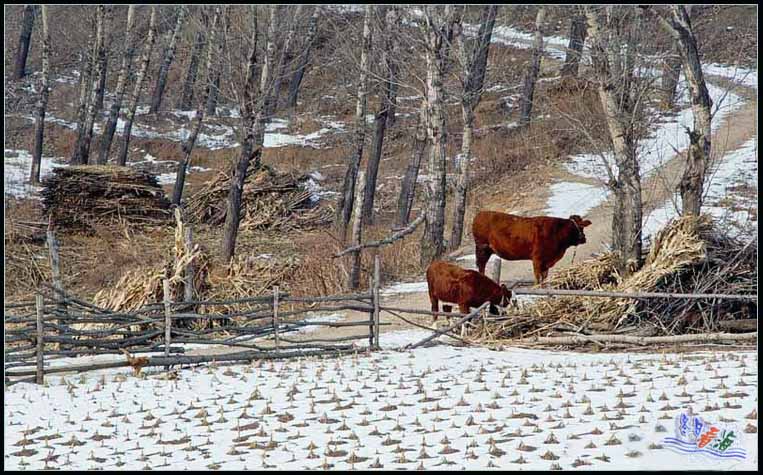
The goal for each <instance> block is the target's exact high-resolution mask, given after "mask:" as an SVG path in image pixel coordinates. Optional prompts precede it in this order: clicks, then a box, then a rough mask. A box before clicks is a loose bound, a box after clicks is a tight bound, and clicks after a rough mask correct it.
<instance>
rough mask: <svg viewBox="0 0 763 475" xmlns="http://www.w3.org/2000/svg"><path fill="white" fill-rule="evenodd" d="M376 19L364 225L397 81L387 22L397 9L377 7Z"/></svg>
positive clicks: (394, 20) (371, 209)
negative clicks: (374, 102) (375, 102)
mask: <svg viewBox="0 0 763 475" xmlns="http://www.w3.org/2000/svg"><path fill="white" fill-rule="evenodd" d="M377 9H378V17H379V21H378V22H377V23H378V25H379V34H378V37H379V38H380V41H381V43H382V47H381V58H380V61H379V66H380V69H381V71H380V73H379V76H381V80H380V81H379V82H380V84H379V86H378V88H377V90H378V91H379V93H378V99H379V108H378V110H377V111H376V113H375V114H374V141H373V145H372V146H371V156H370V157H369V158H368V164H367V167H366V176H367V179H366V182H365V190H364V191H363V211H362V219H363V224H371V223H373V215H374V197H375V195H376V178H377V175H378V173H379V163H381V156H382V149H383V146H384V134H385V132H386V129H387V125H388V124H389V114H390V110H391V107H392V100H393V97H392V95H393V87H394V86H393V85H394V84H395V83H396V82H397V63H396V61H395V60H394V59H393V57H392V56H393V55H394V47H395V41H394V38H393V35H392V34H391V32H390V31H387V29H386V28H387V25H390V26H392V25H395V24H397V23H398V21H399V18H398V15H397V12H396V9H394V8H392V9H387V8H385V7H377Z"/></svg>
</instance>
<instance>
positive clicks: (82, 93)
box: [69, 9, 98, 165]
mask: <svg viewBox="0 0 763 475" xmlns="http://www.w3.org/2000/svg"><path fill="white" fill-rule="evenodd" d="M97 12H98V10H97V9H96V14H95V16H94V17H93V18H92V20H93V23H92V26H93V28H92V30H90V33H89V34H88V41H87V44H88V46H89V47H88V48H87V50H86V53H83V58H82V68H81V69H82V72H81V73H80V82H79V102H78V104H77V111H76V112H75V116H74V118H75V120H76V121H77V140H76V142H75V144H74V150H73V151H72V157H71V159H70V160H69V163H70V164H71V165H83V164H85V163H86V161H85V160H86V158H85V157H83V156H82V154H81V151H82V140H83V138H84V136H85V122H86V121H87V116H88V115H87V112H88V104H89V102H90V97H91V95H92V93H93V81H94V78H93V76H94V74H95V64H96V54H97V50H96V49H95V47H94V46H90V45H94V44H95V43H96V41H95V39H96V34H97V28H98V26H97V16H98V13H97Z"/></svg>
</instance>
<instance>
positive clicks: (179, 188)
mask: <svg viewBox="0 0 763 475" xmlns="http://www.w3.org/2000/svg"><path fill="white" fill-rule="evenodd" d="M226 8H227V7H226ZM221 15H222V10H221V9H220V7H215V14H214V17H213V19H212V25H211V29H210V33H209V47H208V48H207V77H209V75H210V72H211V70H212V69H213V68H214V64H215V60H217V62H218V64H219V58H220V57H219V54H218V53H219V50H218V49H217V46H216V45H217V35H218V33H220V32H218V30H220V29H222V27H221V25H220V19H221ZM213 87H214V85H213V84H212V83H211V82H207V84H206V87H205V88H204V94H203V95H202V96H201V97H200V98H199V100H198V107H196V115H195V116H194V118H193V125H192V126H191V134H190V135H189V136H188V138H187V139H186V140H185V142H183V158H181V159H180V163H178V168H177V175H176V177H175V186H174V187H173V189H172V203H173V204H176V205H179V204H180V201H181V199H182V197H183V189H184V187H185V176H186V173H187V172H188V166H189V165H190V163H191V153H192V152H193V147H194V146H195V145H196V139H197V138H198V137H199V132H200V131H201V124H202V122H203V121H204V111H205V110H206V106H207V99H208V98H209V95H210V94H211V93H212V88H213Z"/></svg>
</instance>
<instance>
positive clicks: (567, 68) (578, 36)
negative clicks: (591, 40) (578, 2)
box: [560, 7, 588, 79]
mask: <svg viewBox="0 0 763 475" xmlns="http://www.w3.org/2000/svg"><path fill="white" fill-rule="evenodd" d="M574 8H575V10H576V11H575V13H574V14H573V15H572V19H571V21H570V43H569V46H567V54H566V55H565V57H564V64H563V65H562V70H561V73H560V74H561V76H562V79H564V78H575V77H577V75H578V68H579V66H580V58H581V57H582V56H583V46H584V45H585V38H586V34H587V33H588V31H587V29H586V18H585V15H584V14H582V12H581V11H580V7H574Z"/></svg>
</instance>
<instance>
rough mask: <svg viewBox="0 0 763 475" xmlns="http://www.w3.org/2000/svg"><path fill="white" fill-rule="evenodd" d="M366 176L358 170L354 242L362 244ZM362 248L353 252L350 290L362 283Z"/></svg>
mask: <svg viewBox="0 0 763 475" xmlns="http://www.w3.org/2000/svg"><path fill="white" fill-rule="evenodd" d="M365 181H366V177H365V174H364V173H363V172H362V171H359V172H358V186H357V187H356V190H357V196H356V197H355V209H354V212H353V214H354V215H355V216H354V221H353V223H352V244H353V245H355V246H358V245H360V241H361V235H362V233H363V199H364V197H363V190H364V188H365V187H364V185H365ZM361 252H362V251H361V249H358V250H357V251H354V252H353V253H352V265H351V266H350V275H349V283H348V284H349V285H348V287H349V288H350V290H355V289H357V288H358V286H359V285H360V258H361V256H362V255H361Z"/></svg>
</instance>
